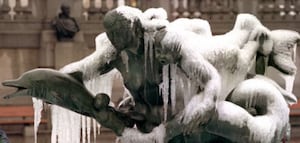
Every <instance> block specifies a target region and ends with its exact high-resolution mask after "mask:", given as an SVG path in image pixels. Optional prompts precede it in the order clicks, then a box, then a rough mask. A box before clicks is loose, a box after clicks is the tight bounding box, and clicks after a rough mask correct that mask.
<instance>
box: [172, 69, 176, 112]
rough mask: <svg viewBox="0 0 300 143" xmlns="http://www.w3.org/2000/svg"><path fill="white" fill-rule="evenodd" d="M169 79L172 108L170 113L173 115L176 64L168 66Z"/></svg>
mask: <svg viewBox="0 0 300 143" xmlns="http://www.w3.org/2000/svg"><path fill="white" fill-rule="evenodd" d="M170 70H171V71H170V74H171V75H170V77H171V82H170V84H171V85H170V88H171V107H172V113H175V112H176V111H175V110H176V109H175V107H176V83H175V81H176V70H177V65H176V64H170Z"/></svg>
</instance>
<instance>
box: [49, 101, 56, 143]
mask: <svg viewBox="0 0 300 143" xmlns="http://www.w3.org/2000/svg"><path fill="white" fill-rule="evenodd" d="M54 108H56V105H52V106H51V112H52V113H51V115H52V116H51V120H52V131H51V143H57V135H58V129H57V128H58V127H57V126H58V113H57V110H55V109H54Z"/></svg>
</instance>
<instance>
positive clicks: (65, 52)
mask: <svg viewBox="0 0 300 143" xmlns="http://www.w3.org/2000/svg"><path fill="white" fill-rule="evenodd" d="M93 51H94V49H89V48H88V46H87V45H86V44H85V42H84V39H83V34H82V33H81V32H79V33H77V34H76V36H75V37H74V39H72V40H68V41H57V42H56V44H55V52H54V58H55V60H54V61H55V62H54V63H55V64H54V68H55V69H60V68H62V67H64V66H65V65H67V64H70V63H72V62H75V61H78V60H81V59H83V58H84V57H86V56H88V55H89V54H91V53H92V52H93Z"/></svg>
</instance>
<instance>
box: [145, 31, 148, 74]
mask: <svg viewBox="0 0 300 143" xmlns="http://www.w3.org/2000/svg"><path fill="white" fill-rule="evenodd" d="M148 52H149V34H148V33H147V32H145V33H144V56H145V59H144V60H145V61H144V65H145V67H144V68H145V69H144V70H145V77H147V75H148Z"/></svg>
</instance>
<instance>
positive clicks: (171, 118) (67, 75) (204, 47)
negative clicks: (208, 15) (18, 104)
mask: <svg viewBox="0 0 300 143" xmlns="http://www.w3.org/2000/svg"><path fill="white" fill-rule="evenodd" d="M198 24H200V25H203V27H202V26H199V25H198ZM104 27H105V29H106V33H102V34H100V35H99V36H97V38H96V40H95V42H96V51H95V52H94V53H93V54H91V55H90V56H88V57H86V58H84V59H83V60H80V61H78V62H74V63H71V64H69V65H66V66H65V67H63V68H62V69H61V70H60V71H56V70H49V69H35V70H32V71H29V72H26V73H24V75H22V76H21V77H20V78H19V79H17V80H12V81H5V82H3V85H5V86H11V87H16V88H18V90H17V91H16V92H15V93H12V94H10V95H8V96H7V98H9V97H12V96H24V95H30V96H33V97H37V98H39V99H42V100H44V101H46V102H47V103H50V104H55V105H59V106H61V107H64V108H67V109H69V110H72V111H75V112H77V113H80V114H83V115H86V116H89V117H92V118H94V119H96V120H97V121H98V122H99V123H100V124H101V125H103V126H105V127H107V128H110V129H112V131H113V132H114V133H115V134H116V135H117V136H119V139H120V141H121V142H122V143H129V142H130V143H135V142H136V143H140V142H144V143H148V142H149V143H154V142H168V143H175V142H181V143H184V142H280V141H281V140H282V139H283V138H286V137H287V134H288V131H287V130H288V129H289V124H288V122H289V117H288V115H289V108H288V105H289V104H292V103H295V102H296V100H297V99H296V98H295V96H294V95H293V94H292V93H291V92H288V91H286V90H285V89H283V88H281V87H280V86H279V85H278V84H277V83H276V82H274V81H273V80H271V79H269V78H267V77H265V76H263V74H264V73H265V69H266V67H267V66H273V67H274V68H275V69H278V70H279V71H280V72H281V73H283V74H287V75H295V72H296V66H295V65H294V61H295V60H294V58H295V55H294V54H295V53H294V51H295V50H294V48H296V47H295V45H296V44H297V41H299V39H300V36H299V34H298V33H297V32H293V31H288V30H280V31H270V30H268V29H267V28H266V27H265V26H263V25H262V24H261V23H260V22H259V20H258V19H257V18H256V17H254V16H252V15H249V14H240V15H238V17H237V19H236V22H235V25H234V28H233V29H232V30H231V31H229V32H228V33H226V34H224V35H216V36H212V34H211V30H210V27H209V24H208V22H207V21H205V20H200V19H193V20H192V19H180V20H177V21H174V22H171V23H169V22H168V21H167V20H166V13H165V11H164V10H163V9H150V10H148V11H146V12H144V13H143V12H142V11H140V10H139V9H136V8H131V7H127V6H121V7H118V8H116V9H114V10H112V11H109V12H108V13H107V14H106V15H105V17H104ZM278 33H284V34H283V35H280V34H278ZM281 36H283V37H281ZM266 59H268V60H266ZM254 62H256V65H253V66H255V67H256V70H255V73H254V74H262V75H257V76H255V75H254V76H251V77H250V76H247V75H249V73H250V68H251V65H252V63H254ZM286 63H288V64H286ZM113 69H117V70H118V71H119V72H120V73H121V75H122V78H123V83H124V86H125V87H126V89H127V90H128V91H129V95H130V96H131V97H130V98H132V100H128V98H126V99H125V100H126V101H124V102H121V103H122V105H120V106H118V107H120V108H115V107H113V106H110V104H109V102H110V99H109V96H108V95H107V94H104V93H96V94H93V93H91V92H89V91H88V90H87V89H86V87H85V85H84V83H85V82H86V81H89V80H91V79H95V78H97V77H98V76H99V75H103V74H106V73H108V72H110V71H112V70H113ZM252 74H253V73H252ZM127 100H128V101H127ZM131 102H133V103H131Z"/></svg>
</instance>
